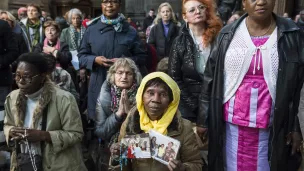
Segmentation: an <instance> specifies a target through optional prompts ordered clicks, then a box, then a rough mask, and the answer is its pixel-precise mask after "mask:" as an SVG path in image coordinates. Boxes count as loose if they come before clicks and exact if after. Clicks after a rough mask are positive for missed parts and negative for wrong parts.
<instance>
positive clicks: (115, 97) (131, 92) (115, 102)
mask: <svg viewBox="0 0 304 171" xmlns="http://www.w3.org/2000/svg"><path fill="white" fill-rule="evenodd" d="M137 88H138V86H137V84H136V83H133V85H132V87H131V88H130V89H128V90H127V91H128V92H127V95H128V99H129V102H130V105H131V106H133V105H134V104H135V95H136V92H137ZM121 92H122V89H120V88H118V87H117V86H116V85H112V86H111V97H112V103H111V110H112V112H113V113H115V112H117V111H118V108H119V101H120V97H121Z"/></svg>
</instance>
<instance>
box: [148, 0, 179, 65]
mask: <svg viewBox="0 0 304 171" xmlns="http://www.w3.org/2000/svg"><path fill="white" fill-rule="evenodd" d="M178 32H179V27H178V26H177V20H176V17H175V14H174V11H173V9H172V7H171V5H170V4H169V3H167V2H165V3H162V4H160V6H159V8H158V14H157V17H156V18H155V20H154V26H153V27H152V29H151V32H150V35H149V39H148V43H149V44H151V45H153V46H154V47H155V49H156V52H157V56H158V61H160V60H161V59H162V58H164V57H167V56H169V53H170V49H171V46H172V43H173V41H174V39H175V37H176V36H178Z"/></svg>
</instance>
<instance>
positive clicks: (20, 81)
mask: <svg viewBox="0 0 304 171" xmlns="http://www.w3.org/2000/svg"><path fill="white" fill-rule="evenodd" d="M15 80H16V83H17V85H18V87H19V89H20V91H21V92H23V93H25V94H33V93H35V92H36V91H38V90H39V89H40V87H41V83H42V81H44V75H40V74H39V71H38V69H37V68H36V67H35V66H34V65H32V64H29V63H27V62H20V63H19V64H18V67H17V70H16V75H15Z"/></svg>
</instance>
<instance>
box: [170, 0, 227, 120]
mask: <svg viewBox="0 0 304 171" xmlns="http://www.w3.org/2000/svg"><path fill="white" fill-rule="evenodd" d="M183 18H184V20H185V22H186V24H185V25H183V26H182V28H181V32H180V34H179V36H178V37H177V38H176V39H175V41H174V42H173V45H172V48H171V53H170V56H169V69H168V71H169V75H170V76H171V77H172V78H173V79H174V80H175V81H176V82H177V84H178V86H179V88H180V89H181V101H180V106H179V110H180V112H181V114H182V116H183V118H185V119H188V120H190V121H191V122H193V123H196V120H197V115H198V96H199V93H200V91H201V84H202V75H203V73H204V70H205V64H206V61H207V60H208V57H209V54H210V51H211V48H212V44H213V42H214V40H215V37H216V35H217V34H218V32H219V30H220V29H221V26H222V25H221V21H220V19H219V18H218V17H217V16H216V14H215V9H214V8H213V6H212V4H211V2H210V1H207V0H195V1H184V2H183ZM207 23H208V24H207Z"/></svg>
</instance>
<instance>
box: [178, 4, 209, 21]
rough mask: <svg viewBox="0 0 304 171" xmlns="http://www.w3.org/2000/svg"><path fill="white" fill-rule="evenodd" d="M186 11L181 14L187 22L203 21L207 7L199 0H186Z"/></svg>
mask: <svg viewBox="0 0 304 171" xmlns="http://www.w3.org/2000/svg"><path fill="white" fill-rule="evenodd" d="M183 8H185V11H186V13H185V14H184V15H183V17H184V20H185V21H186V22H187V23H189V24H197V23H203V22H205V21H206V18H207V17H206V9H207V7H206V6H205V5H204V4H203V3H201V2H199V1H187V2H186V3H185V4H184V7H183Z"/></svg>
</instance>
